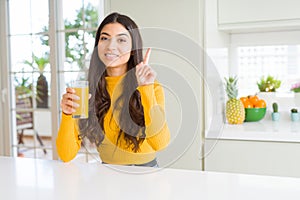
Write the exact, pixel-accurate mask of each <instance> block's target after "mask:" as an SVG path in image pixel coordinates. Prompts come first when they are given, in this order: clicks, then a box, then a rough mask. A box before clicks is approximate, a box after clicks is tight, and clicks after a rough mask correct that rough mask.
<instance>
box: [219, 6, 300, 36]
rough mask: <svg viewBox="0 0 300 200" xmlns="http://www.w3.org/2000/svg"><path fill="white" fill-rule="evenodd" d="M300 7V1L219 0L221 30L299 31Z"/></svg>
mask: <svg viewBox="0 0 300 200" xmlns="http://www.w3.org/2000/svg"><path fill="white" fill-rule="evenodd" d="M299 7H300V1H299V0H276V1H274V0H218V23H219V29H220V30H227V31H233V32H234V31H242V30H247V31H250V30H251V29H252V31H255V30H257V29H259V30H261V29H271V30H274V29H276V30H286V29H299V28H300V12H299Z"/></svg>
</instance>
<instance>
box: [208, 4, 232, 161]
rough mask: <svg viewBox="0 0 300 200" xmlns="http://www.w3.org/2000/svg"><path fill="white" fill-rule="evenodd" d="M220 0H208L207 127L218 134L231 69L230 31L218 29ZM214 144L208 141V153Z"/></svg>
mask: <svg viewBox="0 0 300 200" xmlns="http://www.w3.org/2000/svg"><path fill="white" fill-rule="evenodd" d="M217 3H218V0H209V1H205V28H204V33H205V40H204V43H205V55H206V57H205V76H206V88H205V105H206V106H205V119H206V121H205V130H206V133H207V134H208V132H209V134H214V135H219V134H221V130H222V128H223V124H224V121H225V116H224V106H225V105H224V102H225V99H224V98H225V97H226V94H225V91H224V87H223V82H224V77H225V76H226V77H227V76H228V73H229V66H228V62H229V55H230V54H229V49H230V48H229V47H230V35H229V34H228V33H224V32H220V31H219V30H218V18H217V16H218V14H217V11H218V10H217ZM213 147H214V144H213V143H209V144H206V145H205V154H204V157H206V154H208V153H209V152H210V151H211V150H212V148H213Z"/></svg>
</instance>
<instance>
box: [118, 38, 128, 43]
mask: <svg viewBox="0 0 300 200" xmlns="http://www.w3.org/2000/svg"><path fill="white" fill-rule="evenodd" d="M118 41H119V42H126V39H124V38H119V39H118Z"/></svg>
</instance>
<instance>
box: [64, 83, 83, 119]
mask: <svg viewBox="0 0 300 200" xmlns="http://www.w3.org/2000/svg"><path fill="white" fill-rule="evenodd" d="M74 100H79V97H78V96H77V95H75V90H74V89H73V88H70V87H68V88H67V89H66V93H65V94H63V95H62V99H61V102H60V107H61V109H62V111H63V113H65V114H67V115H71V114H73V113H74V112H75V111H76V110H75V109H76V108H78V107H79V104H77V103H75V102H74Z"/></svg>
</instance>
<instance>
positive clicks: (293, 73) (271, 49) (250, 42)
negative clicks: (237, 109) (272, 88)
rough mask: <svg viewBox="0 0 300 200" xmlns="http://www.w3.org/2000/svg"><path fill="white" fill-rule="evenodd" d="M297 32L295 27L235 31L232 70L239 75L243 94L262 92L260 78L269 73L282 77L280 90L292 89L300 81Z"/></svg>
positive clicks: (299, 43) (287, 91)
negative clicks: (243, 31)
mask: <svg viewBox="0 0 300 200" xmlns="http://www.w3.org/2000/svg"><path fill="white" fill-rule="evenodd" d="M297 34H299V33H298V32H296V31H295V32H277V33H259V34H258V33H256V34H253V33H252V34H233V35H232V47H231V48H232V49H231V52H233V56H232V58H233V60H232V62H231V63H232V64H231V66H233V69H231V73H235V74H237V75H238V76H239V88H240V96H246V95H249V94H255V93H257V92H259V90H258V87H257V82H258V81H259V80H260V79H261V77H267V76H268V75H271V76H274V77H275V78H277V79H279V80H281V86H280V88H279V89H278V92H281V93H289V92H290V88H291V85H292V84H293V83H295V82H297V81H300V41H298V40H299V39H298V38H299V37H298V36H297ZM235 66H236V67H235Z"/></svg>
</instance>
